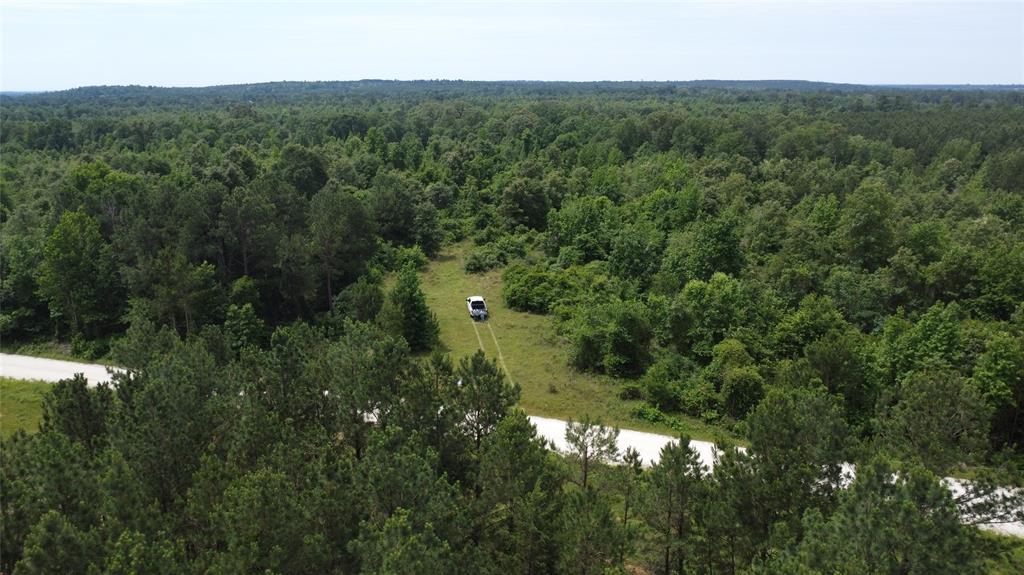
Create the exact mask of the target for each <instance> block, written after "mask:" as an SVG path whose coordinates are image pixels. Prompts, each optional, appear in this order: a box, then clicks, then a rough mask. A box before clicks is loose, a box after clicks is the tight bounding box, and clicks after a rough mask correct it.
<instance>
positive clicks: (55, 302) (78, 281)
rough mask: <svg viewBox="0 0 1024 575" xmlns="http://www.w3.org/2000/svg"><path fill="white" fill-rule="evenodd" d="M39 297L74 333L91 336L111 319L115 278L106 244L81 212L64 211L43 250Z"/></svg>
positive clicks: (113, 267) (116, 291) (92, 220)
mask: <svg viewBox="0 0 1024 575" xmlns="http://www.w3.org/2000/svg"><path fill="white" fill-rule="evenodd" d="M38 273H39V275H38V278H37V281H38V282H39V294H40V296H42V297H43V298H44V299H46V300H47V301H48V302H49V305H50V314H51V315H52V316H55V317H60V318H62V319H63V321H64V322H65V323H66V324H67V325H68V327H69V328H70V329H71V330H72V331H73V332H78V331H86V332H88V333H89V334H90V335H91V334H95V333H96V330H97V329H99V328H100V327H105V326H104V324H105V323H107V322H109V321H111V319H112V315H113V314H112V312H114V313H116V309H117V308H116V307H114V306H112V305H111V302H113V301H116V300H117V298H118V296H119V279H118V275H117V269H116V267H115V262H114V258H113V255H112V253H111V251H110V246H109V245H108V244H107V243H106V242H104V241H103V237H102V236H101V235H100V230H99V224H98V222H96V220H94V219H93V218H91V217H89V216H88V215H87V214H85V213H83V212H65V213H64V214H63V215H62V216H61V218H60V223H59V224H58V225H57V227H56V228H55V229H54V230H53V233H52V234H50V237H49V238H48V239H47V241H46V245H45V246H44V247H43V261H42V264H41V265H40V266H39V272H38Z"/></svg>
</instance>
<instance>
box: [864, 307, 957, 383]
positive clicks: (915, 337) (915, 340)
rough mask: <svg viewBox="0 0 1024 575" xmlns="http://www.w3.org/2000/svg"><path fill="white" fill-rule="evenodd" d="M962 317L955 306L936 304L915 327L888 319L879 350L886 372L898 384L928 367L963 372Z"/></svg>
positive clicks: (904, 322)
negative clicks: (946, 368) (961, 370)
mask: <svg viewBox="0 0 1024 575" xmlns="http://www.w3.org/2000/svg"><path fill="white" fill-rule="evenodd" d="M960 314H961V310H960V306H959V305H957V304H956V303H952V304H949V305H943V304H941V303H937V304H935V305H934V306H932V307H931V308H929V309H928V311H927V312H925V313H924V315H922V316H921V319H919V320H918V321H917V322H916V323H914V324H913V325H910V324H908V323H907V322H906V321H905V320H902V319H900V318H897V317H894V318H891V319H889V321H888V322H887V323H886V325H885V327H884V331H883V343H882V347H881V349H880V360H881V364H882V367H883V369H885V370H886V371H887V372H888V374H889V375H890V376H891V377H893V378H894V379H895V380H896V381H899V380H901V379H903V378H905V377H907V376H908V375H910V374H912V373H913V372H915V371H917V370H919V369H923V368H925V367H938V368H942V367H948V368H951V369H956V370H960V369H963V368H964V366H965V363H966V362H965V359H966V354H967V350H966V349H965V343H966V342H965V336H964V333H963V328H962V327H961V323H960Z"/></svg>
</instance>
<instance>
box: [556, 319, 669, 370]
mask: <svg viewBox="0 0 1024 575" xmlns="http://www.w3.org/2000/svg"><path fill="white" fill-rule="evenodd" d="M583 313H584V314H585V315H583V316H582V317H576V318H575V323H574V324H572V325H571V326H569V327H568V337H569V342H570V350H569V355H570V358H571V361H572V363H573V365H575V366H576V367H578V368H580V369H587V370H593V371H601V372H604V373H608V374H611V375H617V376H623V377H636V376H638V375H640V374H642V373H643V372H644V370H645V369H646V368H647V364H648V363H650V356H651V352H650V349H649V346H650V342H651V338H652V337H653V333H652V331H651V326H650V320H649V319H648V315H649V312H648V310H647V308H646V307H645V306H644V305H643V304H642V303H640V302H622V301H619V302H611V303H607V304H602V305H598V306H594V307H592V308H589V309H588V310H586V311H584V312H583Z"/></svg>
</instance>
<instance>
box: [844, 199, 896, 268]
mask: <svg viewBox="0 0 1024 575" xmlns="http://www.w3.org/2000/svg"><path fill="white" fill-rule="evenodd" d="M893 203H894V202H893V198H892V194H891V193H890V192H889V190H888V189H887V187H886V185H885V183H884V182H883V181H881V180H878V179H869V180H865V181H864V182H863V183H861V185H860V186H858V187H857V189H856V190H854V192H853V193H852V194H850V195H849V196H848V197H847V198H846V204H845V205H844V206H843V209H842V216H841V218H840V220H839V229H838V230H837V233H838V234H839V243H840V245H841V246H842V247H843V250H844V251H845V253H846V256H847V257H849V258H850V259H852V260H853V261H855V262H858V263H859V264H860V265H861V266H863V267H864V268H866V269H868V270H873V269H875V268H878V267H880V266H882V265H884V264H885V262H886V261H887V260H888V259H889V256H891V255H892V253H893V242H894V231H893V222H892V212H893Z"/></svg>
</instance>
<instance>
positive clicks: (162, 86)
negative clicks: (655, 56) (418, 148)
mask: <svg viewBox="0 0 1024 575" xmlns="http://www.w3.org/2000/svg"><path fill="white" fill-rule="evenodd" d="M359 82H394V83H413V82H465V83H477V84H512V83H523V84H684V83H699V82H747V83H768V82H802V83H808V84H829V85H834V86H864V87H872V88H929V87H978V88H985V87H993V88H995V87H999V88H1024V83H1009V84H1001V83H972V82H959V83H958V82H908V83H892V82H886V83H864V82H838V81H832V80H809V79H805V78H756V79H751V78H691V79H673V80H647V79H630V80H622V79H616V80H612V79H593V80H551V79H526V78H510V79H502V80H474V79H468V78H408V79H400V78H358V79H333V80H258V81H253V82H229V83H224V84H81V85H77V86H71V87H68V88H57V89H20V88H2V89H0V94H50V93H57V92H70V91H72V90H82V89H88V88H155V89H165V90H176V89H205V88H226V87H232V86H258V85H263V84H318V83H320V84H329V83H359Z"/></svg>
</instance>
